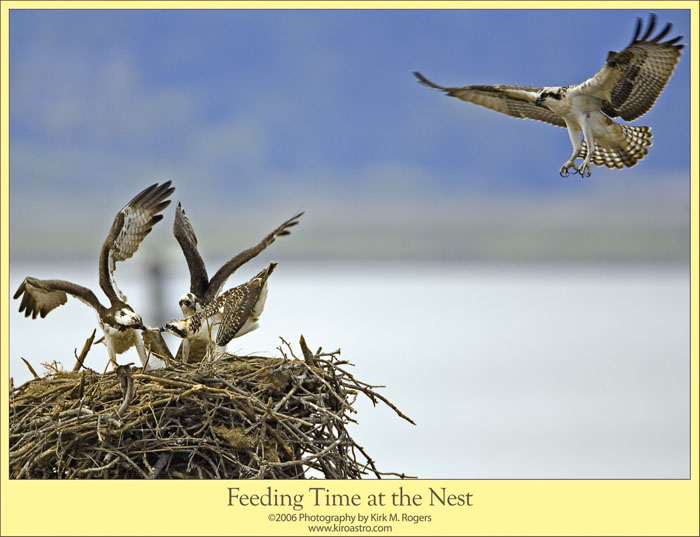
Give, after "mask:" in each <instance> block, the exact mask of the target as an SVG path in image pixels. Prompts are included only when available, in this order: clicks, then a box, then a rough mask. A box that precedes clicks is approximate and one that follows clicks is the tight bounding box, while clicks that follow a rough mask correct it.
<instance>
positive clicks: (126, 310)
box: [114, 306, 145, 330]
mask: <svg viewBox="0 0 700 537" xmlns="http://www.w3.org/2000/svg"><path fill="white" fill-rule="evenodd" d="M114 321H115V322H116V323H117V326H118V328H119V329H121V330H124V329H126V328H137V329H140V330H143V329H144V328H145V326H143V320H142V319H141V316H140V315H139V314H138V313H136V312H134V310H132V309H131V307H129V306H122V307H121V308H119V309H118V310H117V311H116V312H115V314H114Z"/></svg>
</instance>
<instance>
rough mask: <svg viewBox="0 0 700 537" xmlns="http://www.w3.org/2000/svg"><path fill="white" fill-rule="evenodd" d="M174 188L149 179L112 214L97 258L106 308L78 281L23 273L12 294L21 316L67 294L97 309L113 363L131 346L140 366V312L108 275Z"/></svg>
mask: <svg viewBox="0 0 700 537" xmlns="http://www.w3.org/2000/svg"><path fill="white" fill-rule="evenodd" d="M174 190H175V187H171V186H170V181H168V182H166V183H163V184H162V185H158V183H156V184H153V185H151V186H149V187H148V188H146V189H145V190H143V191H142V192H140V193H139V194H137V195H136V196H135V197H134V199H132V200H131V201H130V202H129V203H127V204H126V206H124V208H123V209H122V210H120V211H119V212H118V213H117V216H116V217H115V218H114V222H113V224H112V228H111V229H110V231H109V235H108V236H107V240H105V242H104V244H103V245H102V250H101V252H100V259H99V263H98V268H99V273H100V287H101V288H102V290H103V291H104V293H105V295H107V297H108V298H109V301H110V306H109V307H105V306H103V305H102V304H101V303H100V301H99V300H98V299H97V297H96V296H95V293H93V292H92V291H91V290H90V289H88V288H86V287H83V286H82V285H78V284H75V283H72V282H67V281H64V280H39V279H37V278H32V277H31V276H27V277H26V278H25V279H24V281H22V283H21V284H20V286H19V288H18V289H17V291H16V292H15V294H14V298H15V299H17V298H19V297H20V296H21V297H22V302H21V303H20V306H19V311H20V313H21V312H24V316H25V317H29V316H30V315H31V316H32V319H36V316H37V315H39V316H40V317H41V318H44V317H46V315H47V314H48V313H49V312H51V311H52V310H53V309H55V308H57V307H58V306H62V305H63V304H65V303H66V301H67V296H66V295H71V296H72V297H75V298H77V299H78V300H80V301H81V302H84V303H85V304H87V305H88V306H91V307H92V308H94V309H95V311H96V312H97V317H98V321H99V324H100V328H102V330H103V332H104V344H105V346H106V347H107V353H108V354H109V359H110V361H111V362H112V364H114V366H115V367H116V365H117V357H116V355H117V354H121V353H123V352H125V351H127V350H128V349H130V348H131V347H133V346H136V350H137V351H138V353H139V358H140V359H141V362H142V363H143V365H144V366H145V365H146V364H147V362H148V357H147V355H146V350H145V348H144V344H143V340H142V338H141V334H140V332H139V331H141V330H145V329H146V327H145V326H144V324H143V320H142V319H141V316H140V315H138V314H137V313H136V312H135V311H134V309H133V308H132V307H131V306H129V305H128V304H127V303H126V297H125V296H124V295H123V294H122V293H121V291H119V289H118V288H117V286H116V284H115V283H114V278H113V276H114V270H115V265H116V263H117V262H119V261H124V260H126V259H129V258H130V257H131V256H132V255H134V252H136V250H137V249H138V247H139V245H140V244H141V241H142V240H143V239H144V238H145V237H146V235H148V234H149V233H150V231H151V229H152V228H153V226H154V225H155V224H156V223H157V222H158V221H159V220H161V219H162V218H163V215H162V214H158V213H160V212H161V211H162V210H163V209H165V208H166V207H167V206H168V204H169V203H170V200H168V199H166V198H167V197H168V196H170V194H172V193H173V191H174ZM151 365H153V364H151Z"/></svg>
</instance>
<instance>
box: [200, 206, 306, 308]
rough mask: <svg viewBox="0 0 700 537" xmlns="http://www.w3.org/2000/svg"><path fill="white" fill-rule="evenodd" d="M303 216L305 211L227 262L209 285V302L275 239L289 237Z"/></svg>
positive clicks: (207, 296)
mask: <svg viewBox="0 0 700 537" xmlns="http://www.w3.org/2000/svg"><path fill="white" fill-rule="evenodd" d="M303 214H304V211H301V212H300V213H298V214H296V215H294V216H292V217H291V218H290V219H289V220H287V221H285V222H283V223H282V224H280V225H279V226H278V227H277V228H275V229H273V230H272V231H271V232H270V233H268V234H267V235H266V236H265V238H263V240H261V241H260V242H259V243H258V244H256V245H255V246H253V247H251V248H248V249H247V250H243V251H242V252H241V253H239V254H237V255H236V256H234V257H233V258H231V259H230V260H229V261H228V262H226V264H224V265H223V266H222V267H221V268H220V269H219V270H218V271H217V272H216V274H214V276H213V277H212V279H211V282H210V283H209V289H208V290H207V293H206V300H207V302H210V301H212V300H213V299H214V297H216V295H217V294H219V291H220V290H221V288H222V287H223V286H224V284H225V283H226V280H228V278H229V277H230V276H231V274H233V273H234V272H235V271H236V270H237V269H238V268H239V267H240V266H241V265H243V264H244V263H247V262H248V261H250V260H251V259H253V258H254V257H255V256H257V255H258V254H259V253H260V252H262V251H263V250H264V249H265V248H267V247H268V246H270V245H271V244H272V243H273V242H275V239H276V238H277V237H283V236H285V235H289V234H290V233H291V231H290V230H289V228H291V227H294V226H296V225H297V224H299V218H301V217H302V216H303Z"/></svg>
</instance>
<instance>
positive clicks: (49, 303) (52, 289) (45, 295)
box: [12, 276, 104, 319]
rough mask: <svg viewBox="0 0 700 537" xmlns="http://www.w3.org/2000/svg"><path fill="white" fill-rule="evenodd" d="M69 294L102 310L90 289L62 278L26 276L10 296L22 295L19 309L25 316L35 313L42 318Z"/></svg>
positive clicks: (16, 297) (34, 315)
mask: <svg viewBox="0 0 700 537" xmlns="http://www.w3.org/2000/svg"><path fill="white" fill-rule="evenodd" d="M66 294H69V295H71V296H73V297H75V298H77V299H78V300H80V301H81V302H83V303H85V304H87V305H88V306H91V307H93V308H94V309H95V310H97V312H98V313H101V312H102V311H104V307H103V306H102V304H100V302H99V300H97V297H96V296H95V293H93V292H92V291H91V290H90V289H88V288H86V287H83V286H82V285H77V284H75V283H71V282H67V281H64V280H39V279H37V278H32V277H31V276H27V277H26V278H25V279H24V281H22V283H21V284H20V286H19V287H18V288H17V291H15V294H14V296H13V297H12V298H14V299H18V298H19V297H20V296H21V297H22V301H21V302H20V306H19V311H20V313H22V312H24V316H25V317H29V316H30V315H31V316H32V319H36V317H37V315H39V316H41V318H42V319H43V318H44V317H46V315H48V314H49V313H50V312H51V311H52V310H54V309H56V308H57V307H59V306H62V305H63V304H65V303H66V302H67V300H68V299H67V296H66Z"/></svg>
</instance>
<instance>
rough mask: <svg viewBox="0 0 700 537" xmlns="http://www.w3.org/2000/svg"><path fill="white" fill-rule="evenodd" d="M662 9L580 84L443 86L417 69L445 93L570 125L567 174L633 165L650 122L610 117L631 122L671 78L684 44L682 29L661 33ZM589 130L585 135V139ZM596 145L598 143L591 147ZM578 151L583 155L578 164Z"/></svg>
mask: <svg viewBox="0 0 700 537" xmlns="http://www.w3.org/2000/svg"><path fill="white" fill-rule="evenodd" d="M655 26H656V15H655V14H653V13H652V14H651V15H650V21H649V27H648V28H647V30H646V32H644V35H643V36H641V37H640V34H641V32H642V19H637V29H636V31H635V34H634V38H633V39H632V42H631V43H630V44H629V45H628V46H627V48H625V49H624V50H623V51H622V52H612V51H611V52H610V53H608V58H607V61H606V62H605V65H604V66H603V68H602V69H600V71H598V72H597V73H596V74H595V75H593V76H592V77H591V78H589V79H588V80H586V81H585V82H583V83H581V84H578V85H571V86H553V87H544V88H535V87H532V86H507V85H501V84H499V85H493V86H464V87H451V88H447V87H443V86H438V85H437V84H435V83H433V82H431V81H430V80H428V79H427V78H425V77H424V76H423V75H421V74H420V73H418V72H417V71H414V73H413V74H414V75H415V76H416V77H417V78H418V80H419V81H420V82H421V83H422V84H424V85H426V86H428V87H430V88H435V89H439V90H443V91H444V92H445V93H446V94H447V95H450V96H452V97H457V98H459V99H462V100H464V101H469V102H471V103H474V104H478V105H480V106H484V107H486V108H491V109H492V110H496V111H497V112H501V113H503V114H508V115H509V116H514V117H517V118H521V119H522V118H527V119H536V120H538V121H544V122H545V123H550V124H552V125H556V126H557V127H566V128H567V130H568V131H569V138H570V139H571V145H572V147H573V151H572V153H571V156H570V157H569V159H568V160H567V161H566V162H565V163H564V165H563V166H562V167H561V170H559V175H561V176H562V177H567V176H568V175H569V169H573V171H574V172H575V173H578V174H580V175H581V176H584V175H585V176H586V177H588V176H590V174H591V166H590V165H591V163H593V164H595V165H596V166H603V165H605V166H607V167H608V168H618V169H621V168H623V167H625V166H629V167H631V166H634V165H635V164H637V162H639V161H640V160H641V159H643V158H644V156H645V155H646V154H647V152H648V150H647V146H650V145H651V128H650V127H637V126H631V125H623V124H621V123H616V122H614V121H613V120H612V119H610V118H614V117H618V116H620V117H621V118H622V119H624V120H625V121H632V120H633V119H637V118H638V117H641V116H643V115H644V114H646V113H647V112H648V111H649V110H650V109H651V107H652V106H653V104H654V103H655V102H656V99H657V98H658V97H659V95H660V94H661V92H662V91H663V89H664V88H665V87H666V84H667V82H668V80H669V79H670V78H671V75H672V74H673V71H674V69H675V67H676V64H677V63H678V59H679V58H680V56H681V49H682V48H683V45H676V43H677V42H678V41H679V40H680V39H681V38H682V37H683V36H678V37H674V38H673V39H669V40H668V41H664V42H661V39H663V38H664V37H665V36H666V35H667V34H668V32H669V31H670V30H671V23H668V24H667V25H666V26H665V27H664V29H663V30H661V32H659V33H658V34H657V35H656V36H655V37H653V38H652V37H651V34H652V32H653V31H654V27H655ZM581 135H583V139H581ZM591 149H592V150H591ZM577 158H580V159H583V161H582V162H581V164H580V165H578V166H576V165H575V163H574V162H575V160H576V159H577Z"/></svg>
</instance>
